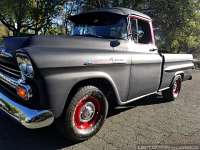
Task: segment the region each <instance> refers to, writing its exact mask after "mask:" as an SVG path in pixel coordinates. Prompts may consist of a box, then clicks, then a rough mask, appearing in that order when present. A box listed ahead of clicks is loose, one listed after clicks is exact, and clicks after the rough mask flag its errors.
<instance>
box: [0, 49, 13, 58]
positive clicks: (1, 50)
mask: <svg viewBox="0 0 200 150" xmlns="http://www.w3.org/2000/svg"><path fill="white" fill-rule="evenodd" d="M0 56H2V57H7V58H11V57H13V56H12V54H10V53H8V52H6V49H5V48H3V47H0Z"/></svg>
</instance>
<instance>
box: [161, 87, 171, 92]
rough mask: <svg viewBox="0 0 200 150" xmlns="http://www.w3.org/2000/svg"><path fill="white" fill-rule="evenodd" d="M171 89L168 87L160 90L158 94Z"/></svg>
mask: <svg viewBox="0 0 200 150" xmlns="http://www.w3.org/2000/svg"><path fill="white" fill-rule="evenodd" d="M169 88H170V87H166V88H163V89H160V90H158V92H162V91H164V90H167V89H169Z"/></svg>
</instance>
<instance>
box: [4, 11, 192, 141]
mask: <svg viewBox="0 0 200 150" xmlns="http://www.w3.org/2000/svg"><path fill="white" fill-rule="evenodd" d="M69 20H71V22H73V28H72V32H71V35H70V36H68V37H65V36H30V37H8V38H7V39H5V41H4V43H3V45H2V46H1V48H0V110H2V111H1V112H4V113H3V114H7V115H8V116H11V117H12V118H14V120H16V121H18V122H19V123H20V124H22V125H23V126H25V127H26V128H29V129H36V128H42V127H46V126H49V125H51V124H52V123H53V122H56V125H57V127H58V129H59V130H60V131H61V132H62V133H63V134H64V135H65V136H66V137H67V138H68V139H70V140H73V141H82V140H86V139H88V138H90V137H92V136H93V135H95V134H96V133H97V132H98V131H99V129H100V128H101V127H102V125H103V123H104V120H105V118H106V116H107V113H108V109H109V108H110V109H111V110H112V107H114V106H117V105H125V104H128V103H130V102H133V101H135V100H138V99H141V98H143V97H146V96H149V95H152V94H155V93H158V92H162V94H163V97H164V99H166V100H174V99H176V98H177V97H178V95H179V93H180V90H181V84H182V81H185V80H190V79H192V76H191V70H192V68H193V66H194V65H193V56H192V55H189V54H163V53H162V52H161V51H159V50H158V48H157V47H156V45H155V39H154V31H153V27H152V19H151V18H150V17H149V16H147V15H144V14H142V13H139V12H137V11H133V10H129V9H125V8H111V9H100V10H96V11H90V12H86V13H81V14H78V15H75V16H72V17H70V18H69ZM133 115H134V114H133Z"/></svg>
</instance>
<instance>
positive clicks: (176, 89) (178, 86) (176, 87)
mask: <svg viewBox="0 0 200 150" xmlns="http://www.w3.org/2000/svg"><path fill="white" fill-rule="evenodd" d="M180 90H181V79H178V80H176V82H175V83H174V86H173V95H174V97H178V95H179V93H180Z"/></svg>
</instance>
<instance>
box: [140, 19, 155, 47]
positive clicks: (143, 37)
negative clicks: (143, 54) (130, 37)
mask: <svg viewBox="0 0 200 150" xmlns="http://www.w3.org/2000/svg"><path fill="white" fill-rule="evenodd" d="M151 42H152V37H151V28H150V24H149V22H147V21H144V20H138V43H142V44H149V43H151Z"/></svg>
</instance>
